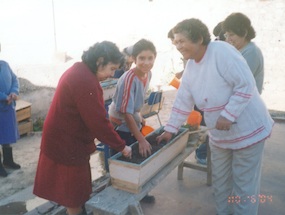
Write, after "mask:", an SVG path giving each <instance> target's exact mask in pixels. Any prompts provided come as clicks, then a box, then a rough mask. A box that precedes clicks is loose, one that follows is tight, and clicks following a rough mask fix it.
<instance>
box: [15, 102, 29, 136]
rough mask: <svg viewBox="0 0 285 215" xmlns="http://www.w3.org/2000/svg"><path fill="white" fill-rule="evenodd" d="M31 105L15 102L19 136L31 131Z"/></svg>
mask: <svg viewBox="0 0 285 215" xmlns="http://www.w3.org/2000/svg"><path fill="white" fill-rule="evenodd" d="M31 112H32V104H31V103H29V102H27V101H24V100H21V99H20V100H17V101H16V115H17V121H18V128H19V133H20V135H23V134H28V133H29V132H31V131H33V122H32V120H31Z"/></svg>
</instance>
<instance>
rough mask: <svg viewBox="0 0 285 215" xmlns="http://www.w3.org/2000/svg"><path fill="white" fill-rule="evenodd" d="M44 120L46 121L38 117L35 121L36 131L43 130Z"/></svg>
mask: <svg viewBox="0 0 285 215" xmlns="http://www.w3.org/2000/svg"><path fill="white" fill-rule="evenodd" d="M44 121H45V119H44V118H42V117H39V118H37V119H36V120H35V121H34V123H33V127H34V131H42V130H43V125H44Z"/></svg>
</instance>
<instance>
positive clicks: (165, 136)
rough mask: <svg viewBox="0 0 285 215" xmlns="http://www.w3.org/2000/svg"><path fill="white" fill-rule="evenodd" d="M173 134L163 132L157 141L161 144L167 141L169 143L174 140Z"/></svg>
mask: <svg viewBox="0 0 285 215" xmlns="http://www.w3.org/2000/svg"><path fill="white" fill-rule="evenodd" d="M172 135H173V134H172V133H170V132H168V131H165V132H163V133H162V134H161V135H159V136H158V137H156V141H157V143H158V144H159V143H160V142H161V141H163V140H164V141H166V142H168V141H169V140H170V139H171V138H172Z"/></svg>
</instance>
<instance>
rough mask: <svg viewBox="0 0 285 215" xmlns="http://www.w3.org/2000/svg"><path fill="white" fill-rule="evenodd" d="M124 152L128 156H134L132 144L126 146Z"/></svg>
mask: <svg viewBox="0 0 285 215" xmlns="http://www.w3.org/2000/svg"><path fill="white" fill-rule="evenodd" d="M122 154H123V156H125V157H127V158H132V148H131V147H130V146H125V148H124V149H123V151H122Z"/></svg>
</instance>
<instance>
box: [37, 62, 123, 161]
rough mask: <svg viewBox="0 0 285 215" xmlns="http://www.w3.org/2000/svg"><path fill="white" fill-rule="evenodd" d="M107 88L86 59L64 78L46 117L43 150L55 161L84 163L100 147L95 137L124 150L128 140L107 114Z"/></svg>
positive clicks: (116, 148) (63, 76) (69, 70)
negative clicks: (86, 63) (120, 133)
mask: <svg viewBox="0 0 285 215" xmlns="http://www.w3.org/2000/svg"><path fill="white" fill-rule="evenodd" d="M106 114H107V113H106V110H105V107H104V99H103V90H102V88H101V86H100V83H99V81H98V79H97V77H96V76H95V75H94V74H93V73H92V72H91V71H90V69H89V68H88V67H87V66H86V65H85V64H84V63H75V64H74V65H73V66H72V67H71V68H69V69H68V70H67V71H66V72H65V73H64V74H63V75H62V77H61V78H60V81H59V83H58V86H57V89H56V92H55V95H54V98H53V101H52V103H51V106H50V109H49V112H48V115H47V117H46V119H45V123H44V129H43V136H42V142H41V150H42V152H43V153H44V154H46V155H47V156H48V157H49V158H51V159H52V160H54V161H55V162H58V163H61V164H64V165H81V164H83V163H85V162H86V160H89V157H90V154H92V153H93V152H94V151H95V150H96V145H95V144H94V139H95V138H97V139H98V140H100V141H101V142H104V143H105V144H108V145H109V146H110V147H111V148H113V149H115V150H117V151H122V150H123V149H124V146H125V143H124V141H123V140H121V139H120V137H119V136H118V134H117V133H116V132H115V131H114V129H113V126H112V125H111V124H110V122H109V120H108V119H107V118H106Z"/></svg>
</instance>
